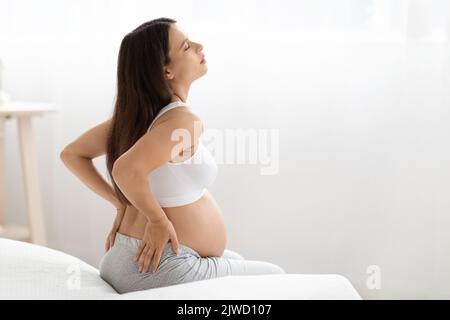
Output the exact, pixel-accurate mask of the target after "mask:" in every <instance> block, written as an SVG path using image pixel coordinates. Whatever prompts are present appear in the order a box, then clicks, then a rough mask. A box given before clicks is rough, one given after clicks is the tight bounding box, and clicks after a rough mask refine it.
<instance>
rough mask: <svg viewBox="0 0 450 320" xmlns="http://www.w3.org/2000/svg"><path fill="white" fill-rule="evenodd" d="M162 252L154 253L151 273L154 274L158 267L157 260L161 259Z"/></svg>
mask: <svg viewBox="0 0 450 320" xmlns="http://www.w3.org/2000/svg"><path fill="white" fill-rule="evenodd" d="M161 254H162V250H161V249H160V250H158V251H156V253H155V256H154V257H153V272H156V270H157V269H158V265H159V259H161Z"/></svg>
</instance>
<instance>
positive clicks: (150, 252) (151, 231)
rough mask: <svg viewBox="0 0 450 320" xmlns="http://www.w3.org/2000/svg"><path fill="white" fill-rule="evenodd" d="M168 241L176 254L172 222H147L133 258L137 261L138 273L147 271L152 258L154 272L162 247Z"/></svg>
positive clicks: (176, 245)
mask: <svg viewBox="0 0 450 320" xmlns="http://www.w3.org/2000/svg"><path fill="white" fill-rule="evenodd" d="M169 239H170V242H171V243H172V249H173V251H174V252H175V253H176V254H178V253H179V248H178V238H177V235H176V232H175V229H174V227H173V225H172V222H171V221H170V220H169V219H163V220H160V221H155V222H154V221H149V222H147V225H146V226H145V231H144V236H143V238H142V240H141V245H140V246H139V248H138V250H137V251H136V255H135V256H134V261H137V260H139V272H141V271H142V272H147V271H148V269H149V267H150V266H149V265H150V260H151V259H152V257H153V272H156V270H157V268H158V265H159V259H160V258H161V255H162V252H163V250H164V247H165V245H166V244H167V242H168V241H169Z"/></svg>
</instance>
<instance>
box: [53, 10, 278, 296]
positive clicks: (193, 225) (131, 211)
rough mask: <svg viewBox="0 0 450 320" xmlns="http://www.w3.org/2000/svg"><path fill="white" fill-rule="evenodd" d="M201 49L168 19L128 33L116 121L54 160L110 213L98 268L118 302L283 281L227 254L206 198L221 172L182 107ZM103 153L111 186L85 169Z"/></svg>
mask: <svg viewBox="0 0 450 320" xmlns="http://www.w3.org/2000/svg"><path fill="white" fill-rule="evenodd" d="M202 49H203V47H202V45H201V44H199V43H196V42H194V41H192V40H190V39H189V38H188V37H187V35H186V34H185V33H184V32H183V31H182V30H181V29H180V28H179V27H178V26H177V24H176V21H175V20H173V19H169V18H159V19H155V20H152V21H149V22H146V23H144V24H142V25H140V26H139V27H138V28H136V29H135V30H133V31H132V32H130V33H128V34H127V35H126V36H125V37H124V39H123V40H122V43H121V46H120V50H119V58H118V66H117V96H116V102H115V109H114V113H113V116H112V117H111V119H109V120H107V121H105V122H103V123H100V124H98V125H97V126H95V127H94V128H92V129H90V130H88V131H87V132H85V133H84V134H82V135H81V136H80V137H79V138H78V139H76V140H75V141H74V142H72V143H70V144H69V145H68V146H67V147H66V148H64V150H63V151H62V152H61V159H62V161H63V162H64V164H65V165H66V166H67V167H68V168H69V169H70V170H71V171H72V172H73V173H74V174H75V175H77V177H78V178H79V179H80V180H81V181H82V182H84V183H85V184H86V185H87V186H88V187H89V188H90V189H91V190H93V191H94V192H96V193H97V194H98V195H100V196H101V197H103V198H104V199H106V200H108V201H109V202H111V203H112V204H113V205H114V206H115V207H116V209H117V213H116V217H115V220H114V223H113V227H112V229H111V231H110V233H109V235H108V237H107V240H106V244H105V251H106V252H105V255H104V256H103V257H102V259H101V261H100V264H99V269H100V276H101V277H102V278H103V279H104V280H105V281H107V282H108V283H109V284H111V286H113V287H114V288H115V289H116V290H117V291H118V292H119V293H126V292H130V291H137V290H145V289H150V288H156V287H164V286H170V285H175V284H180V283H186V282H190V281H196V280H206V279H211V278H216V277H223V276H227V275H257V274H277V273H285V271H284V270H283V269H282V268H281V267H279V266H278V265H275V264H272V263H269V262H264V261H255V260H245V259H244V258H243V257H242V256H241V255H239V254H237V253H235V252H233V251H231V250H228V249H226V242H227V235H226V230H225V225H224V220H223V217H222V212H221V210H220V208H219V206H218V204H217V202H216V201H215V200H214V198H213V196H212V195H211V194H210V192H209V191H208V189H207V187H208V186H210V185H211V184H212V183H213V181H214V180H215V178H216V175H217V171H218V168H217V165H216V163H215V161H214V158H213V157H212V155H211V154H210V153H209V151H208V149H207V148H206V147H205V146H204V145H203V143H202V134H203V129H204V127H203V124H202V121H201V119H200V118H199V116H198V114H197V113H196V112H195V111H194V109H193V108H192V106H190V105H189V104H188V103H187V102H186V101H187V97H188V93H189V88H190V86H191V84H192V82H193V81H195V80H196V79H198V78H200V77H201V76H203V75H204V74H206V72H207V66H206V60H205V59H204V54H203V53H202ZM180 138H181V139H180ZM180 140H181V142H180ZM103 154H106V162H107V169H108V173H109V178H110V181H111V184H112V186H111V185H110V184H109V183H107V182H106V181H105V180H104V179H103V178H102V177H101V175H100V174H99V173H98V171H97V170H96V169H95V167H94V165H93V162H92V159H93V158H95V157H98V156H100V155H103Z"/></svg>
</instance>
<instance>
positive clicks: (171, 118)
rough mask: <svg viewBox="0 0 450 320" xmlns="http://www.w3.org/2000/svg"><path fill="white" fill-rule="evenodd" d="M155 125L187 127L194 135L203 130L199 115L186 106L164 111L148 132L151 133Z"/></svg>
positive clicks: (176, 127) (177, 127) (160, 126)
mask: <svg viewBox="0 0 450 320" xmlns="http://www.w3.org/2000/svg"><path fill="white" fill-rule="evenodd" d="M157 127H159V128H162V127H164V128H165V129H166V130H175V129H180V128H182V129H187V130H189V132H190V133H191V134H193V136H194V137H198V136H199V135H200V134H201V133H202V132H203V123H202V121H201V119H200V117H199V115H198V114H197V113H195V112H194V111H192V109H190V108H186V107H180V108H173V109H171V110H169V111H167V112H165V113H164V114H162V115H161V116H160V117H159V118H158V119H156V121H155V123H154V124H153V125H152V127H151V128H150V130H149V131H148V132H149V133H151V132H152V131H153V130H154V129H155V128H157Z"/></svg>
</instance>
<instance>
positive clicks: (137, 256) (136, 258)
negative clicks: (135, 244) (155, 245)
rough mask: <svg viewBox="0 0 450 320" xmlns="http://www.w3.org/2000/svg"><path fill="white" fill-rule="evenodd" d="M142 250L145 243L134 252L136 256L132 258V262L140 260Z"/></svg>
mask: <svg viewBox="0 0 450 320" xmlns="http://www.w3.org/2000/svg"><path fill="white" fill-rule="evenodd" d="M144 248H145V243H144V242H141V244H140V246H139V248H138V249H137V251H136V254H135V255H134V258H133V260H134V261H137V260H138V259H139V258H140V256H141V253H142V251H143V250H144Z"/></svg>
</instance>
